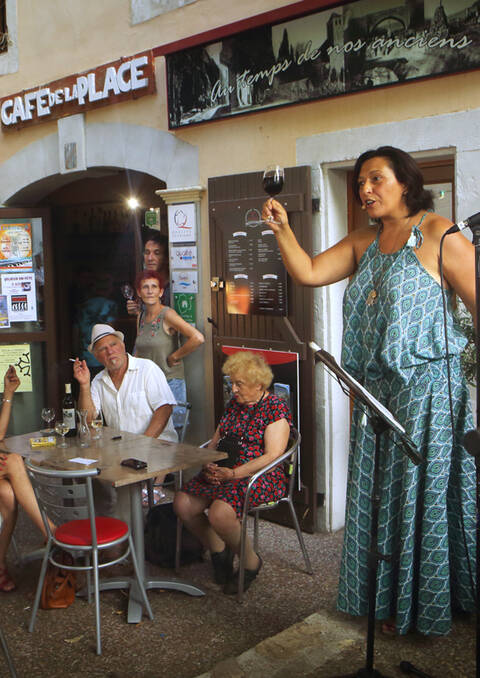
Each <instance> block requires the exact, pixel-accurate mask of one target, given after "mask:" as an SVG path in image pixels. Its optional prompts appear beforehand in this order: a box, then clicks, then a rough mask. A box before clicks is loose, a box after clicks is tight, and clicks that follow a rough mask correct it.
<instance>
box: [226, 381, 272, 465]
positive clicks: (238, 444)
mask: <svg viewBox="0 0 480 678" xmlns="http://www.w3.org/2000/svg"><path fill="white" fill-rule="evenodd" d="M264 398H265V391H264V392H263V394H262V397H261V398H260V400H259V401H258V403H256V404H255V406H254V407H252V410H251V412H250V416H249V417H248V419H247V422H246V424H245V426H244V429H243V432H242V435H241V436H238V435H237V434H234V433H229V434H227V435H226V436H223V437H222V438H220V440H219V441H218V443H217V450H219V451H220V452H226V453H227V454H228V457H227V458H226V459H220V460H219V461H217V462H216V463H217V465H218V466H227V467H228V468H233V467H234V466H235V464H236V463H237V460H238V457H239V455H240V452H241V449H242V443H243V439H244V436H245V434H246V432H247V431H248V427H249V426H250V422H251V421H252V419H253V417H254V416H255V413H256V411H257V408H258V406H259V405H260V403H261V402H262V400H263V399H264Z"/></svg>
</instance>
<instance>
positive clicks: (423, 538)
mask: <svg viewBox="0 0 480 678" xmlns="http://www.w3.org/2000/svg"><path fill="white" fill-rule="evenodd" d="M352 190H353V195H354V196H355V198H356V200H357V201H358V202H359V203H360V205H361V208H362V209H363V210H365V211H366V213H367V214H368V216H369V218H370V221H371V223H372V225H369V226H366V227H363V228H358V229H355V230H353V231H351V232H350V233H349V234H348V235H347V236H346V237H345V238H343V239H342V240H340V241H339V242H338V243H337V244H335V245H333V247H330V248H329V249H327V250H325V251H324V252H320V253H319V254H317V255H316V256H313V257H312V256H311V255H310V254H308V253H307V252H305V251H304V250H303V249H302V247H301V246H300V244H299V243H298V241H297V239H296V237H295V235H294V233H293V231H292V229H291V227H290V224H289V215H288V214H287V212H286V211H285V209H284V208H283V206H282V205H281V204H280V203H279V202H277V201H276V200H273V199H269V200H267V202H266V203H265V204H264V207H263V213H262V216H263V219H264V220H265V222H266V223H267V224H269V225H270V227H271V229H272V231H273V232H274V234H275V236H276V238H277V242H278V245H279V248H280V252H281V255H282V258H283V261H284V263H285V266H286V268H287V270H288V272H289V273H290V275H291V276H292V278H293V279H294V280H295V281H296V282H297V283H299V284H301V285H307V286H310V287H315V286H324V285H329V284H331V283H335V282H337V281H340V280H348V284H347V286H346V289H345V294H344V301H343V345H342V364H343V366H344V367H345V369H346V370H347V371H348V372H349V373H350V374H352V376H353V377H355V379H356V380H357V381H359V382H360V383H361V384H362V385H363V386H364V387H365V388H367V389H368V390H369V391H370V393H371V394H372V395H373V396H374V397H375V398H377V400H379V401H380V402H381V403H382V404H383V405H384V406H385V407H387V408H388V409H389V410H390V411H391V412H392V414H393V415H394V417H395V418H396V419H397V420H398V421H399V422H400V424H401V425H402V426H403V427H404V428H405V430H406V432H407V434H408V435H409V436H410V438H411V439H412V440H413V442H414V444H415V446H416V448H417V449H418V452H419V453H420V455H421V457H422V458H423V462H422V463H421V464H419V465H418V466H415V465H414V464H412V463H411V462H409V461H408V460H407V459H406V457H405V456H404V454H403V453H402V451H401V449H399V448H398V447H397V445H396V441H395V440H393V439H391V436H384V437H383V440H382V479H381V487H380V488H379V491H378V494H379V496H380V497H381V506H380V511H379V513H380V520H379V526H378V535H379V538H378V544H377V545H376V548H377V550H378V552H379V553H385V554H393V557H391V558H388V559H387V558H385V559H381V560H380V562H379V567H378V577H377V597H376V605H375V609H376V616H377V618H378V619H381V620H382V630H383V631H384V632H385V633H389V634H392V633H399V634H405V633H407V632H408V631H409V630H410V629H416V630H417V631H419V632H420V633H422V634H426V635H430V634H431V635H442V634H446V633H448V632H449V630H450V628H451V623H452V609H457V610H458V611H460V610H464V611H470V610H473V609H474V608H475V601H474V596H473V592H472V586H471V583H472V582H471V576H470V571H473V567H472V564H473V563H474V562H475V548H474V547H475V541H476V539H475V529H474V528H475V524H476V507H475V499H474V497H475V484H476V483H475V463H474V460H473V458H472V457H470V456H469V455H468V454H467V453H466V451H465V449H464V447H463V444H462V443H463V438H464V434H465V432H466V431H467V430H469V429H472V428H473V420H472V415H471V408H470V398H469V393H468V389H467V384H466V381H465V378H464V376H463V374H462V369H461V361H460V356H461V353H462V351H463V349H464V347H465V345H466V338H465V337H464V336H463V334H462V331H461V328H460V327H459V325H458V323H457V320H456V318H455V316H454V314H453V301H454V298H455V295H458V296H459V297H460V298H461V299H462V300H463V302H464V303H465V306H466V307H467V308H468V310H469V311H470V312H471V313H472V314H473V313H474V311H475V252H474V247H473V245H472V243H471V242H469V240H467V238H465V237H463V235H462V234H461V233H452V234H450V235H448V237H447V238H445V240H444V241H443V236H444V234H445V233H446V232H447V231H448V229H449V228H450V227H451V225H452V223H451V221H449V220H448V219H445V218H444V217H442V216H440V215H438V214H435V213H434V211H433V199H432V195H431V193H430V191H428V190H426V189H425V188H424V185H423V176H422V173H421V171H420V168H419V167H418V165H417V164H416V162H415V160H414V159H413V158H412V157H411V156H410V155H409V154H408V153H405V151H402V150H401V149H398V148H395V147H392V146H382V147H380V148H377V149H372V150H369V151H366V152H365V153H363V154H362V155H361V156H360V157H359V158H358V159H357V161H356V163H355V167H354V170H353V177H352ZM441 242H443V279H442V276H441V275H440V267H439V249H440V243H441ZM444 302H445V314H444V311H443V308H444V306H443V305H444ZM445 333H446V334H447V336H448V350H447V345H446V339H445ZM447 355H448V361H447ZM450 387H451V388H450ZM449 391H450V392H451V398H450V397H449ZM374 450H375V434H374V432H373V430H372V426H371V424H370V423H369V421H368V420H367V418H366V417H365V415H364V411H363V409H362V407H361V404H359V403H358V402H356V403H355V405H354V410H353V414H352V422H351V428H350V455H349V467H348V480H347V504H346V517H345V537H344V547H343V554H342V563H341V569H340V582H339V593H338V599H337V606H338V609H339V610H341V611H342V612H347V613H349V614H352V615H365V614H366V613H367V610H368V595H367V573H368V560H369V557H370V556H369V549H368V544H369V541H370V535H369V525H370V522H371V496H372V487H373V482H374V479H373V469H374V464H373V451H374ZM478 585H479V582H477V586H478Z"/></svg>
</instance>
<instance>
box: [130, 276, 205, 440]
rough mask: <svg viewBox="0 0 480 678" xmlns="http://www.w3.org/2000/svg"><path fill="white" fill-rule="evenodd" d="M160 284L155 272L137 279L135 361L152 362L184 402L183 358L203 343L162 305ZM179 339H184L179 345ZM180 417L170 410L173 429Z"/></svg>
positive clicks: (176, 410)
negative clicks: (138, 308) (138, 306)
mask: <svg viewBox="0 0 480 678" xmlns="http://www.w3.org/2000/svg"><path fill="white" fill-rule="evenodd" d="M164 285H165V282H164V280H163V278H162V276H161V274H160V273H158V272H157V271H150V270H146V271H142V273H139V274H138V276H137V279H136V284H135V288H136V291H137V295H138V298H139V299H140V300H141V302H142V304H143V311H141V313H140V315H139V317H138V329H137V340H136V342H135V350H134V353H135V355H136V356H137V357H138V358H149V359H150V360H153V362H154V363H156V364H157V365H158V366H159V367H160V368H161V369H162V370H163V372H164V373H165V376H166V378H167V381H168V385H169V386H170V388H171V389H172V392H173V395H174V396H175V398H176V399H177V401H178V402H186V400H187V390H186V385H185V372H184V368H183V359H184V358H185V356H187V355H189V354H190V353H193V351H195V350H196V349H197V348H198V347H199V346H200V345H201V344H203V342H204V337H203V334H202V333H201V332H199V331H198V330H197V329H195V327H193V325H190V324H189V323H187V322H185V320H183V318H181V317H180V316H179V315H178V313H177V312H176V311H174V310H173V308H170V307H168V306H165V305H164V304H163V303H162V301H161V299H162V295H163V289H164ZM180 338H182V339H183V340H184V343H183V344H181V343H180ZM184 414H185V413H184V408H178V407H176V408H174V410H173V415H172V417H173V425H174V426H175V428H176V429H177V430H178V429H179V428H181V426H182V423H183V418H184Z"/></svg>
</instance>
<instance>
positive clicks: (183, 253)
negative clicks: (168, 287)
mask: <svg viewBox="0 0 480 678" xmlns="http://www.w3.org/2000/svg"><path fill="white" fill-rule="evenodd" d="M170 268H171V269H173V268H197V246H196V245H185V247H175V246H173V247H171V248H170Z"/></svg>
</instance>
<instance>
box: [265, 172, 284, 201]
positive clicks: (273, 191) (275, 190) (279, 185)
mask: <svg viewBox="0 0 480 678" xmlns="http://www.w3.org/2000/svg"><path fill="white" fill-rule="evenodd" d="M283 181H284V171H283V167H279V166H278V165H269V166H268V167H267V168H266V169H265V172H264V173H263V181H262V184H263V190H264V191H265V193H268V195H269V196H270V197H271V198H273V197H274V196H276V195H278V194H279V193H281V191H282V190H283Z"/></svg>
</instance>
